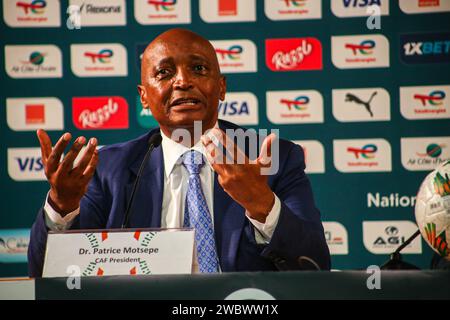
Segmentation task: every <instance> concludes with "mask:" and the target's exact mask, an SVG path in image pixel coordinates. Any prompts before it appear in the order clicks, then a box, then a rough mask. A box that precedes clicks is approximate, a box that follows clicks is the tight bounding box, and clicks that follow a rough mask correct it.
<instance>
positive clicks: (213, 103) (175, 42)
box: [138, 31, 226, 134]
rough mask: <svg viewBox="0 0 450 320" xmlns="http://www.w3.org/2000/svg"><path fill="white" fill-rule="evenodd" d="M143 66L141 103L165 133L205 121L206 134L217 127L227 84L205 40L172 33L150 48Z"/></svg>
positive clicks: (140, 89)
mask: <svg viewBox="0 0 450 320" xmlns="http://www.w3.org/2000/svg"><path fill="white" fill-rule="evenodd" d="M142 63H143V65H142V75H141V80H142V84H141V85H140V86H139V87H138V89H139V94H140V96H141V102H142V105H143V107H144V108H146V109H147V108H150V110H151V112H152V114H153V116H154V117H155V119H156V120H157V121H158V123H159V124H160V126H161V129H162V130H163V131H164V133H166V134H170V133H171V132H172V131H173V130H174V129H176V128H192V127H193V124H194V121H202V126H203V130H206V129H209V128H212V127H213V126H214V124H215V123H216V121H217V117H218V103H219V99H220V100H223V99H224V98H225V91H226V83H225V78H224V77H223V76H222V75H221V74H220V70H219V67H218V63H217V57H216V54H215V51H214V49H213V48H212V47H211V46H210V45H209V43H208V42H207V41H206V40H205V39H202V38H200V37H199V36H197V35H195V34H192V33H190V32H183V31H174V32H168V33H166V34H163V35H162V36H161V37H159V38H158V39H156V40H155V41H153V42H152V43H151V44H150V46H149V47H148V48H147V50H146V51H145V53H144V56H143V59H142Z"/></svg>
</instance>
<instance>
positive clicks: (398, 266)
mask: <svg viewBox="0 0 450 320" xmlns="http://www.w3.org/2000/svg"><path fill="white" fill-rule="evenodd" d="M419 234H420V230H417V231H416V232H415V233H414V234H413V235H412V236H411V237H409V238H408V239H407V240H406V241H405V242H404V243H402V244H401V245H400V246H399V247H398V248H397V250H395V251H394V252H393V253H391V255H390V258H389V260H388V261H387V262H385V263H384V264H383V265H382V266H381V267H380V269H381V270H419V268H418V267H416V266H415V265H413V264H410V263H408V262H404V261H403V260H402V256H401V254H400V251H402V250H403V249H404V248H405V247H406V246H408V245H409V244H410V243H411V242H412V241H413V240H414V239H415V238H417V236H418V235H419Z"/></svg>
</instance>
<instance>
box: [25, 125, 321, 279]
mask: <svg viewBox="0 0 450 320" xmlns="http://www.w3.org/2000/svg"><path fill="white" fill-rule="evenodd" d="M219 127H220V128H221V129H223V130H225V129H228V128H231V129H236V128H239V127H238V126H236V125H234V124H232V123H229V122H226V121H221V120H219ZM158 130H159V128H156V129H153V130H152V131H150V132H149V133H148V134H146V135H143V136H141V137H139V138H137V139H134V140H131V141H128V142H125V143H120V144H115V145H111V146H107V147H104V148H102V149H101V150H100V152H99V163H98V166H97V170H96V173H95V175H94V177H93V178H92V180H91V182H90V184H89V187H88V191H87V193H86V195H85V196H84V197H83V199H82V200H81V206H80V214H79V215H78V216H77V218H76V219H75V220H74V223H73V225H72V227H71V229H112V228H120V227H121V225H122V223H123V220H124V215H125V211H126V205H127V203H128V201H129V199H130V194H131V190H132V186H133V183H134V181H135V178H136V174H137V172H138V170H139V166H140V164H141V162H142V160H143V158H144V155H145V152H146V151H147V148H148V144H147V141H148V138H149V137H150V135H152V134H153V133H155V132H156V131H158ZM279 150H280V152H279V153H280V161H279V163H280V165H279V170H278V173H277V174H275V175H273V176H270V177H269V180H268V183H269V185H270V187H271V188H272V190H273V191H274V192H275V194H276V195H277V196H278V197H279V199H280V201H281V211H280V217H279V220H278V224H277V226H276V228H275V231H274V234H273V236H272V239H271V241H270V243H269V244H258V243H256V241H255V235H254V229H253V226H252V224H251V222H250V221H249V220H248V219H247V218H246V217H245V209H244V208H243V207H241V206H240V205H239V204H238V203H236V202H235V201H234V200H233V199H232V198H231V197H230V196H229V195H228V194H227V193H226V192H225V191H224V190H223V188H222V187H221V186H220V184H219V183H218V182H217V176H215V182H214V208H213V210H212V212H213V213H214V229H215V237H216V244H217V250H218V256H219V260H220V266H221V269H222V271H225V272H226V271H263V270H278V269H299V264H298V257H300V256H306V257H308V258H311V259H312V260H314V261H315V262H316V263H317V264H318V265H319V266H320V268H321V269H325V270H328V269H330V254H329V250H328V246H327V244H326V241H325V237H324V232H323V227H322V224H321V221H320V213H319V211H318V210H317V208H316V207H315V204H314V199H313V194H312V190H311V186H310V183H309V180H308V177H307V176H306V175H305V172H304V169H305V162H304V154H303V151H302V149H301V147H299V146H298V145H296V144H293V143H292V142H290V141H286V140H282V139H280V144H279ZM163 174H164V161H163V152H162V147H161V146H159V147H157V148H155V149H154V150H153V152H152V155H151V158H150V160H149V162H148V164H147V166H146V168H145V170H144V172H143V176H142V179H141V182H140V184H139V188H138V190H137V192H136V195H135V199H134V204H133V209H132V212H133V213H132V216H131V218H130V227H131V228H158V227H160V226H161V205H162V193H163V181H164V176H163ZM47 233H48V228H47V227H46V224H45V215H44V210H43V208H41V209H40V210H39V213H38V216H37V218H36V221H35V223H34V224H33V227H32V229H31V239H30V245H29V249H28V266H29V275H30V276H31V277H38V276H40V275H41V274H42V268H43V260H44V255H45V248H46V242H47Z"/></svg>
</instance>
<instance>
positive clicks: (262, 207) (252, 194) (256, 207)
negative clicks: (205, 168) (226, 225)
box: [201, 128, 276, 223]
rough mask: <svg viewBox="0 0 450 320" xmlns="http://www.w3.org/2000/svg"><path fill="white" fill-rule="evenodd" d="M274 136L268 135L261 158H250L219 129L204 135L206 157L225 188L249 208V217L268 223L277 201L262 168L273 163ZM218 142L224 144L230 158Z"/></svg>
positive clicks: (238, 201)
mask: <svg viewBox="0 0 450 320" xmlns="http://www.w3.org/2000/svg"><path fill="white" fill-rule="evenodd" d="M275 139H276V136H275V134H273V133H272V134H270V135H269V136H267V137H266V138H265V139H264V141H263V143H262V146H261V150H260V154H259V156H258V158H256V159H255V160H250V159H248V157H247V156H246V155H245V154H244V153H243V152H242V150H240V149H239V147H238V146H237V145H236V144H235V143H234V142H233V141H231V139H229V138H228V137H227V135H226V134H225V132H223V131H222V130H220V129H219V128H213V129H212V130H211V131H210V132H209V133H208V134H207V135H203V136H202V138H201V140H202V143H203V145H204V146H205V149H206V157H207V159H208V161H209V163H210V164H211V166H212V168H213V169H214V171H215V172H216V173H217V177H218V182H219V183H220V185H221V186H222V188H223V189H224V190H225V192H226V193H228V194H229V195H230V197H231V198H233V199H234V200H235V201H236V202H237V203H239V204H240V205H241V206H242V207H244V208H245V209H246V210H247V215H248V216H249V217H250V218H252V219H255V220H257V221H259V222H261V223H265V221H266V217H267V216H268V214H269V212H270V211H271V210H272V208H273V205H274V203H275V196H274V194H273V192H272V190H271V189H270V187H269V185H268V183H267V179H268V176H267V175H263V174H261V172H262V168H264V167H268V166H269V165H270V163H271V157H272V155H271V153H270V151H271V145H272V142H273V141H274V140H275ZM217 142H220V144H221V145H223V146H224V147H225V149H226V151H227V153H228V160H227V155H224V154H223V153H222V148H221V145H220V144H218V143H217ZM230 155H231V157H232V159H231V161H230Z"/></svg>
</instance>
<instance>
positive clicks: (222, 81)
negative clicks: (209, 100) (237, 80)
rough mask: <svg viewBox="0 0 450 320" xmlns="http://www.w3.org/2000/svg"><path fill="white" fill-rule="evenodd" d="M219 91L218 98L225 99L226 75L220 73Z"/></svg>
mask: <svg viewBox="0 0 450 320" xmlns="http://www.w3.org/2000/svg"><path fill="white" fill-rule="evenodd" d="M219 87H220V92H219V99H220V100H221V101H223V100H225V94H226V93H227V77H225V76H223V75H221V76H220V83H219Z"/></svg>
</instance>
